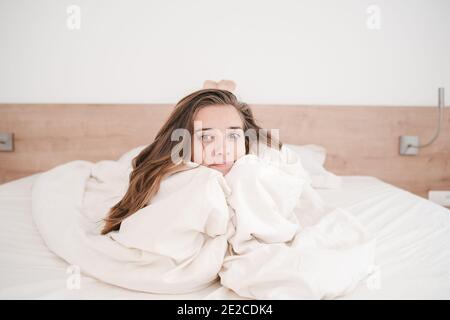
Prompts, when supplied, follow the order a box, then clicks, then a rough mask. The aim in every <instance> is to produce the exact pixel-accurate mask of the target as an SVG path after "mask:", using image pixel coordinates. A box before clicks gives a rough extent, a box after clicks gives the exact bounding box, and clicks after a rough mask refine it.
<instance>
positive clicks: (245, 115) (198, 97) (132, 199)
mask: <svg viewBox="0 0 450 320" xmlns="http://www.w3.org/2000/svg"><path fill="white" fill-rule="evenodd" d="M211 105H231V106H233V107H235V108H236V110H237V111H238V113H239V115H240V117H241V119H242V123H243V130H244V132H246V131H247V130H248V129H254V130H255V131H256V132H258V133H261V132H264V134H263V135H259V134H258V135H257V136H256V137H255V136H253V137H252V136H250V137H248V136H246V138H245V148H246V154H248V153H249V145H250V141H255V140H253V139H256V141H261V142H262V143H264V144H266V145H268V146H271V147H273V143H277V147H281V142H279V141H275V138H273V137H272V136H271V134H270V132H268V131H266V130H264V129H262V128H260V127H259V126H258V125H257V124H256V122H255V119H254V117H253V113H252V111H251V109H250V107H249V106H248V105H247V104H246V103H243V102H240V101H238V99H237V98H236V96H235V95H234V94H233V93H231V92H229V91H226V90H220V89H203V90H199V91H196V92H193V93H191V94H189V95H188V96H186V97H184V98H183V99H181V100H180V101H179V102H178V103H177V104H176V106H175V108H174V110H173V111H172V113H171V114H170V116H169V118H168V120H167V121H166V123H165V124H164V125H163V126H162V128H161V129H160V130H159V132H158V134H157V135H156V137H155V140H154V141H153V142H152V143H151V144H150V145H148V146H147V147H145V148H144V149H143V150H142V151H141V152H140V153H139V154H138V155H137V156H136V157H135V158H133V160H132V169H133V170H132V172H131V173H130V181H129V186H128V190H127V192H126V193H125V195H124V197H123V198H122V200H120V201H119V202H118V203H117V204H116V205H114V207H112V208H111V209H110V211H109V213H108V216H107V217H106V218H105V219H104V221H105V226H104V227H103V229H102V232H101V233H102V234H107V233H108V232H110V231H113V230H119V228H120V224H121V223H122V221H123V220H124V219H125V218H127V217H129V216H131V215H132V214H133V213H135V212H136V211H138V210H139V209H142V208H144V207H146V206H147V205H148V204H149V202H150V200H151V198H152V197H153V196H154V195H155V194H156V193H157V192H158V190H159V186H160V183H161V181H162V179H163V178H164V177H166V176H168V175H170V174H173V173H175V172H179V171H182V170H184V165H183V163H177V164H176V163H173V161H172V157H171V155H172V149H173V148H174V147H175V146H176V145H177V144H179V142H178V141H172V138H171V136H172V132H173V131H174V130H175V129H180V128H183V129H187V131H188V132H189V133H190V135H191V136H192V134H193V132H194V119H195V116H196V115H197V112H198V110H200V108H203V107H207V106H211ZM272 140H273V142H272ZM186 156H187V155H186V154H183V157H186ZM187 160H190V159H187Z"/></svg>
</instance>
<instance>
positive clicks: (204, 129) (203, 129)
mask: <svg viewBox="0 0 450 320" xmlns="http://www.w3.org/2000/svg"><path fill="white" fill-rule="evenodd" d="M213 129H214V128H200V129H197V130H195V132H198V131H207V130H213ZM227 129H240V130H243V128H242V127H240V126H237V127H236V126H234V127H228V128H227Z"/></svg>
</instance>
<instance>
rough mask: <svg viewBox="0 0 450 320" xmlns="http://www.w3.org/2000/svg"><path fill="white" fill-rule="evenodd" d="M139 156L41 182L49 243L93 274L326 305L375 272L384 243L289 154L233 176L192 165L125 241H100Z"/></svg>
mask: <svg viewBox="0 0 450 320" xmlns="http://www.w3.org/2000/svg"><path fill="white" fill-rule="evenodd" d="M138 151H139V150H132V151H130V152H128V153H127V154H125V155H124V156H122V157H121V158H120V159H119V160H118V161H109V160H105V161H100V162H97V163H92V162H88V161H81V160H78V161H72V162H69V163H66V164H64V165H61V166H58V167H55V168H53V169H52V170H49V171H47V172H45V173H43V174H41V175H40V176H39V177H38V179H37V180H36V181H35V183H34V184H33V189H32V213H33V217H34V219H35V222H36V225H37V228H38V230H39V231H40V233H41V235H42V237H43V238H44V240H45V242H46V244H47V245H48V247H49V248H50V249H51V250H52V251H53V252H55V253H56V254H57V255H59V256H60V257H62V258H63V259H65V260H66V261H68V262H69V263H71V264H73V265H77V266H79V267H80V269H81V271H82V272H84V273H85V274H88V275H91V276H93V277H96V278H98V279H100V280H102V281H105V282H108V283H111V284H115V285H117V286H121V287H124V288H128V289H132V290H138V291H145V292H152V293H169V294H170V293H186V292H192V291H195V290H199V289H202V288H204V287H206V286H208V285H210V284H211V283H212V282H213V281H215V280H216V279H217V277H220V279H221V284H222V285H223V286H225V287H228V288H229V289H231V290H233V291H234V292H236V293H237V294H238V295H240V296H241V297H245V298H254V299H324V298H334V297H337V296H340V295H344V294H346V293H348V292H350V291H351V290H352V289H353V288H354V287H355V286H356V285H357V284H358V283H359V282H360V281H362V280H364V279H365V278H366V277H367V276H368V275H369V273H370V271H371V270H372V266H373V264H374V252H375V250H374V249H375V239H373V238H371V237H370V236H369V235H368V234H367V232H366V231H365V229H364V228H363V227H362V226H361V225H360V223H359V222H358V221H356V219H355V218H354V217H353V216H351V215H350V214H349V213H348V212H346V211H344V210H342V209H340V208H332V207H329V206H327V205H326V204H325V203H323V201H322V199H321V198H320V197H319V196H318V194H317V192H316V191H315V190H314V189H313V188H312V187H311V178H310V177H309V175H308V173H307V172H306V171H305V170H304V168H303V167H302V166H301V164H300V161H299V159H298V158H297V157H296V156H295V155H294V154H293V153H292V152H290V150H289V149H288V148H283V149H282V150H281V152H278V151H275V150H272V149H265V150H264V152H263V153H262V154H260V155H259V156H256V155H255V154H249V155H246V156H244V157H242V158H240V159H239V160H238V161H236V163H235V164H234V166H233V168H232V169H231V171H230V172H229V173H228V174H227V175H226V176H225V177H224V176H222V174H221V173H219V172H218V171H215V170H213V169H210V168H207V167H204V166H198V165H196V164H194V163H192V162H187V163H186V164H187V165H188V166H189V168H190V169H189V170H186V171H183V172H178V173H176V174H174V175H172V176H170V177H168V178H166V179H164V180H163V181H162V183H161V187H160V190H159V192H158V193H157V195H156V196H155V197H154V198H153V199H152V200H151V202H150V204H149V205H148V206H146V207H145V208H142V209H140V210H139V211H138V212H136V213H134V214H133V215H131V216H130V217H128V218H127V219H125V220H124V221H123V222H122V224H121V227H120V230H119V231H113V232H110V233H109V234H108V235H100V230H101V228H102V226H103V222H102V219H103V218H104V217H105V216H106V214H107V213H108V210H109V208H110V207H112V206H113V205H114V204H116V203H117V202H118V201H119V200H120V199H121V198H122V196H123V195H124V194H125V192H126V190H127V186H128V177H129V173H130V172H131V159H132V158H133V156H135V155H136V153H137V152H138Z"/></svg>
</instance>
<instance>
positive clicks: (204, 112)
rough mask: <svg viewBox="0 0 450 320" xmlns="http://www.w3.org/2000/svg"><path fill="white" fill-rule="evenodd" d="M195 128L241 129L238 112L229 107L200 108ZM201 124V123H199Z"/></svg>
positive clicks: (195, 119)
mask: <svg viewBox="0 0 450 320" xmlns="http://www.w3.org/2000/svg"><path fill="white" fill-rule="evenodd" d="M194 121H196V123H195V124H196V126H200V125H201V127H202V128H212V129H221V130H224V129H228V128H233V127H235V128H243V124H242V119H241V117H240V115H239V111H237V110H236V108H235V107H233V106H231V105H211V106H207V107H203V108H201V109H200V110H199V111H198V112H197V115H196V117H195V118H194ZM200 122H201V123H200Z"/></svg>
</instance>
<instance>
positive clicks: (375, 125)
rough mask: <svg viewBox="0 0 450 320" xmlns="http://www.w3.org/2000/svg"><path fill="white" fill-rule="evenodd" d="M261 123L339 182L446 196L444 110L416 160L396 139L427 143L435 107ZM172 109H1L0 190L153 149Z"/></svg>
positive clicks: (449, 161) (273, 113) (272, 113)
mask: <svg viewBox="0 0 450 320" xmlns="http://www.w3.org/2000/svg"><path fill="white" fill-rule="evenodd" d="M252 109H253V111H254V114H255V117H256V119H257V120H258V122H259V124H260V125H261V126H263V127H265V128H278V129H280V137H281V139H282V141H283V142H284V143H293V144H318V145H322V146H324V147H325V148H326V149H327V159H326V163H325V167H326V168H327V169H328V170H330V171H332V172H334V173H336V174H338V175H368V176H375V177H377V178H379V179H381V180H383V181H386V182H388V183H391V184H393V185H396V186H398V187H400V188H403V189H406V190H408V191H411V192H413V193H415V194H417V195H420V196H423V197H426V196H427V192H428V190H430V189H433V190H450V110H448V108H445V109H444V117H443V120H444V121H443V126H442V131H441V135H440V136H439V138H438V139H437V140H436V141H435V142H434V143H433V144H432V145H431V146H429V147H427V148H423V149H420V151H419V155H418V156H400V155H399V152H398V149H399V136H400V135H418V136H419V137H420V139H421V141H422V142H426V141H427V140H429V139H430V138H431V137H432V136H433V134H434V132H435V128H436V124H437V108H429V107H372V106H371V107H365V106H304V105H254V106H252ZM171 110H172V105H165V104H152V105H123V104H120V105H112V104H107V105H100V104H0V132H12V133H14V138H15V139H14V145H15V150H14V151H13V152H0V183H4V182H7V181H11V180H14V179H18V178H21V177H25V176H28V175H31V174H34V173H37V172H41V171H45V170H48V169H50V168H52V167H54V166H56V165H59V164H62V163H65V162H68V161H71V160H75V159H83V160H89V161H94V162H95V161H99V160H104V159H117V158H118V157H119V156H120V155H122V154H123V153H124V152H126V151H128V150H130V149H132V148H133V147H136V146H139V145H143V144H149V143H151V141H152V139H153V137H154V136H155V134H156V132H157V130H158V129H159V128H160V126H161V125H162V123H163V122H164V121H165V120H166V118H167V116H168V115H169V113H170V111H171Z"/></svg>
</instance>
